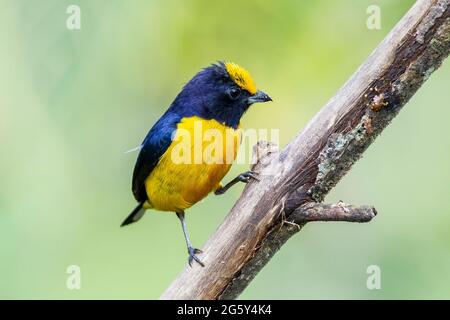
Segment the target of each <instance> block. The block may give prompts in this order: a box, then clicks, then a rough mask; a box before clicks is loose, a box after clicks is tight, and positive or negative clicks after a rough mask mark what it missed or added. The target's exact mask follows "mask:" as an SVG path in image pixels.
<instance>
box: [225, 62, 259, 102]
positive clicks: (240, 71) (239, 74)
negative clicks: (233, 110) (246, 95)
mask: <svg viewBox="0 0 450 320" xmlns="http://www.w3.org/2000/svg"><path fill="white" fill-rule="evenodd" d="M225 68H226V69H227V72H228V74H229V75H230V77H231V79H233V81H234V82H235V83H236V84H237V85H238V86H239V87H241V88H242V89H244V90H247V91H248V92H250V93H251V94H255V93H256V91H257V89H256V85H255V82H254V81H253V78H252V76H251V75H250V73H249V72H248V71H247V70H245V69H244V68H242V67H241V66H240V65H238V64H236V63H233V62H225Z"/></svg>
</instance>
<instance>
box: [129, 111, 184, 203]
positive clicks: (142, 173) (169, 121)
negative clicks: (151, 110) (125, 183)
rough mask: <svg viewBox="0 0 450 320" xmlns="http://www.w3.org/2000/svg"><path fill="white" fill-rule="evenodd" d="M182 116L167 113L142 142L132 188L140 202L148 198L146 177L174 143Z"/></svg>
mask: <svg viewBox="0 0 450 320" xmlns="http://www.w3.org/2000/svg"><path fill="white" fill-rule="evenodd" d="M179 121H180V117H179V116H178V115H176V114H173V113H165V114H164V115H163V116H162V117H161V118H160V119H159V120H158V122H156V124H155V125H154V126H153V128H151V129H150V131H149V133H148V134H147V136H146V137H145V139H144V141H143V142H142V148H141V151H140V152H139V156H138V158H137V160H136V165H135V166H134V172H133V182H132V190H133V195H134V197H135V198H136V200H137V201H138V202H145V201H146V200H147V192H146V190H145V179H147V177H148V176H149V175H150V173H151V172H152V170H153V169H154V168H155V167H156V165H157V164H158V161H159V159H160V158H161V156H162V155H163V154H164V152H165V151H166V150H167V148H169V146H170V144H171V143H172V139H173V135H174V133H175V130H176V129H177V124H178V122H179Z"/></svg>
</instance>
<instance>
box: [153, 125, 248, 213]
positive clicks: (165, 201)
mask: <svg viewBox="0 0 450 320" xmlns="http://www.w3.org/2000/svg"><path fill="white" fill-rule="evenodd" d="M240 140H241V132H240V129H237V130H234V129H232V128H229V127H227V126H225V125H223V124H220V123H219V122H217V121H216V120H203V119H201V118H198V117H191V118H184V119H183V120H182V121H181V122H180V123H179V124H178V127H177V131H176V133H175V137H174V139H173V142H172V144H171V146H170V147H169V148H168V149H167V151H166V152H165V153H164V154H163V156H162V157H161V159H160V160H159V162H158V164H157V166H156V167H155V168H154V169H153V171H152V172H151V174H150V175H149V176H148V178H147V179H146V180H145V188H146V191H147V196H148V199H149V201H148V202H147V203H146V204H145V206H146V207H147V208H154V209H157V210H161V211H180V210H184V209H187V208H189V207H190V206H192V205H193V204H195V203H196V202H198V201H200V200H201V199H203V198H204V197H206V196H207V195H208V193H210V192H211V191H213V190H215V189H217V188H218V187H220V181H221V180H222V179H223V177H224V176H225V175H226V174H227V172H228V170H229V169H230V167H231V164H232V162H233V161H234V159H235V158H236V154H237V150H238V147H239V144H240Z"/></svg>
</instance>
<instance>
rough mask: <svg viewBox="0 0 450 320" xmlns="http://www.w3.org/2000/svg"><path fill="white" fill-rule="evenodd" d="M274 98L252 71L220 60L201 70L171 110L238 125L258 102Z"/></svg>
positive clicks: (229, 124) (184, 114)
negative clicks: (260, 86) (260, 85)
mask: <svg viewBox="0 0 450 320" xmlns="http://www.w3.org/2000/svg"><path fill="white" fill-rule="evenodd" d="M266 101H272V99H271V98H270V97H269V96H268V95H267V94H265V93H264V92H262V91H259V90H257V89H256V86H255V83H254V81H253V79H252V77H251V76H250V74H249V73H248V72H247V71H246V70H245V69H244V68H242V67H240V66H239V65H237V64H234V63H231V62H219V63H217V64H213V65H211V66H209V67H207V68H205V69H203V70H201V71H200V72H199V73H197V74H196V75H195V76H194V77H193V78H192V79H191V80H190V81H189V82H188V83H187V84H186V85H185V86H184V88H183V90H182V91H181V92H180V93H179V94H178V96H177V97H176V98H175V101H174V102H173V103H172V105H171V107H170V110H171V111H172V112H175V113H177V114H178V115H180V116H182V117H190V116H199V117H201V118H204V119H214V120H217V121H218V122H220V123H224V124H225V125H227V126H229V127H233V128H236V127H237V126H238V125H239V121H240V119H241V117H242V115H243V114H244V113H245V111H247V109H248V108H249V106H250V105H252V104H253V103H256V102H266Z"/></svg>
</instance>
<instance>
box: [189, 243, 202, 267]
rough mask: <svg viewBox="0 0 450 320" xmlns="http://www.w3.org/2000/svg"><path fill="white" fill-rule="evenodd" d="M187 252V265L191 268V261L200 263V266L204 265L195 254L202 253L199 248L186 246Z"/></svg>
mask: <svg viewBox="0 0 450 320" xmlns="http://www.w3.org/2000/svg"><path fill="white" fill-rule="evenodd" d="M188 253H189V258H188V263H189V266H190V267H191V268H192V262H193V261H196V262H197V263H198V264H199V265H201V266H202V267H204V266H205V265H204V264H203V262H202V261H201V260H200V259H199V258H198V257H197V256H196V254H198V253H203V251H202V250H200V249H196V248H192V247H189V248H188Z"/></svg>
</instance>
